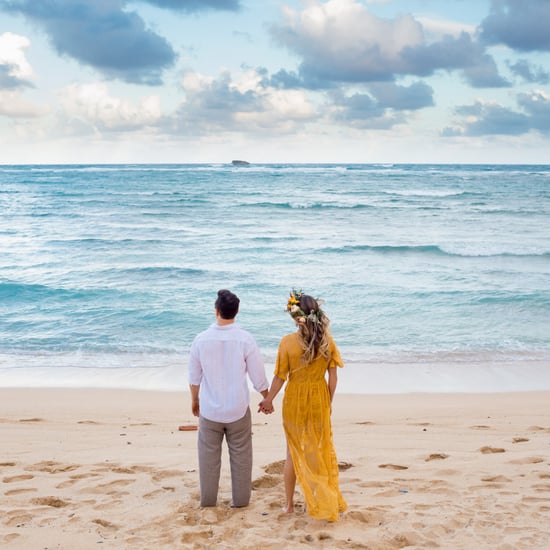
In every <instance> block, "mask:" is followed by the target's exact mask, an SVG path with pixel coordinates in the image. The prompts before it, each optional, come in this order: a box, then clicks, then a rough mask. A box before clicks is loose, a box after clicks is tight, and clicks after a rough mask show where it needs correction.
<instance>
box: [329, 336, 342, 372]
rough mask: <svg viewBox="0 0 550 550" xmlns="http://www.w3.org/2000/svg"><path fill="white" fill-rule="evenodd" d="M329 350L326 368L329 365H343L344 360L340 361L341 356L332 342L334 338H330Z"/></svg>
mask: <svg viewBox="0 0 550 550" xmlns="http://www.w3.org/2000/svg"><path fill="white" fill-rule="evenodd" d="M329 352H330V361H329V364H328V368H331V367H343V366H344V361H342V356H341V355H340V350H339V349H338V347H337V346H336V344H335V343H334V340H333V339H332V337H331V339H330V345H329Z"/></svg>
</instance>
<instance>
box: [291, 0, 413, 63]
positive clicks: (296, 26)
mask: <svg viewBox="0 0 550 550" xmlns="http://www.w3.org/2000/svg"><path fill="white" fill-rule="evenodd" d="M284 16H285V19H286V30H282V34H283V40H284V42H285V43H287V44H288V45H290V46H291V47H292V48H293V49H294V50H296V51H297V52H300V53H301V54H302V55H303V56H304V57H305V58H306V59H307V58H310V57H317V56H320V57H319V58H320V59H324V60H325V61H327V62H328V63H329V64H330V63H332V62H334V61H339V62H342V61H343V60H344V59H347V60H348V63H353V64H360V65H361V66H363V68H364V69H369V68H370V69H371V70H379V68H380V67H379V64H380V63H381V62H383V61H389V60H395V59H397V58H398V57H399V54H400V52H401V51H402V50H403V48H405V47H413V46H417V45H420V44H422V42H423V33H422V26H421V25H420V24H419V23H418V22H417V21H415V20H414V19H413V18H412V17H411V16H409V15H402V16H399V17H397V18H396V19H393V20H390V19H382V18H379V17H377V16H375V15H373V14H372V13H370V12H369V11H368V10H367V9H365V7H364V6H363V5H361V4H360V3H358V2H356V1H355V0H329V2H326V3H320V2H314V3H311V4H310V5H309V6H308V7H306V8H305V9H304V10H303V11H302V12H297V11H295V10H292V9H290V8H286V9H285V10H284Z"/></svg>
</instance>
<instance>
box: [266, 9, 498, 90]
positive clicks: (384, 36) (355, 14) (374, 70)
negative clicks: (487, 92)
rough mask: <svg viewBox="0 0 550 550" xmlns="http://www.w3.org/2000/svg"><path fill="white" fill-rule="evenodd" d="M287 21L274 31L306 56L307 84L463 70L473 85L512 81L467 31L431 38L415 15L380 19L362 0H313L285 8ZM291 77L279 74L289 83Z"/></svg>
mask: <svg viewBox="0 0 550 550" xmlns="http://www.w3.org/2000/svg"><path fill="white" fill-rule="evenodd" d="M283 19H284V22H283V23H282V24H279V25H275V26H273V27H272V28H271V33H272V35H273V37H274V39H275V40H276V41H277V42H278V43H279V44H282V45H284V46H285V47H287V48H288V49H289V50H291V51H292V52H294V53H295V54H297V55H298V56H299V57H300V58H301V64H300V67H299V71H298V77H299V80H300V82H301V83H302V86H304V87H308V88H311V89H320V88H322V87H323V86H324V87H326V88H330V87H332V86H333V85H334V83H335V82H339V83H368V82H377V81H393V80H395V78H396V77H398V76H402V75H416V76H430V75H432V74H434V72H436V71H438V70H448V71H452V70H462V71H464V76H465V78H466V79H467V80H468V82H469V83H470V84H471V85H472V86H474V87H500V86H508V85H509V83H508V82H507V81H506V80H504V79H503V78H502V77H501V76H500V75H499V74H498V71H497V67H496V64H495V62H494V60H493V58H492V57H491V56H490V55H489V54H487V53H486V51H485V49H484V47H483V46H482V45H481V44H479V43H478V42H476V41H474V39H472V37H471V35H470V34H469V33H467V32H465V31H464V30H461V31H460V32H458V29H457V28H454V29H453V31H452V33H449V34H445V35H443V36H440V37H438V38H437V39H435V40H432V41H428V40H427V38H426V33H425V32H424V31H425V30H424V28H423V26H422V24H421V23H420V21H418V20H416V19H414V18H413V17H412V16H411V15H401V16H398V17H396V18H394V19H385V18H380V17H377V16H376V15H374V14H372V13H371V12H369V10H368V9H367V8H366V7H365V6H363V5H362V4H361V3H359V2H358V1H357V0H329V1H328V2H325V3H321V2H319V1H316V0H313V1H310V2H308V4H307V7H306V8H304V10H303V11H301V12H299V11H296V10H292V9H290V8H286V9H285V10H284V11H283ZM430 34H432V35H433V34H434V33H433V26H432V28H431V32H430ZM291 75H292V73H281V74H280V77H286V80H287V81H290V80H291V79H290V78H288V77H289V76H291ZM281 80H282V81H284V80H285V78H282V79H281Z"/></svg>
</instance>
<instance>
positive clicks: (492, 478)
mask: <svg viewBox="0 0 550 550" xmlns="http://www.w3.org/2000/svg"><path fill="white" fill-rule="evenodd" d="M481 481H485V482H487V483H503V482H506V483H509V482H511V481H512V480H511V479H509V478H507V477H505V476H489V477H482V478H481Z"/></svg>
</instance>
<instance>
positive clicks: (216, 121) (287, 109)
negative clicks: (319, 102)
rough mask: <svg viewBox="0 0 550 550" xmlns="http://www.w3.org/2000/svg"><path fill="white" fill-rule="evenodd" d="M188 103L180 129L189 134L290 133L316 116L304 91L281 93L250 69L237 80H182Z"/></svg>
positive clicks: (181, 113) (193, 76) (194, 75)
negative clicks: (203, 129)
mask: <svg viewBox="0 0 550 550" xmlns="http://www.w3.org/2000/svg"><path fill="white" fill-rule="evenodd" d="M182 86H183V89H184V92H185V100H184V101H183V102H182V104H181V106H180V109H179V112H178V116H179V119H180V120H179V125H177V126H178V128H179V129H180V131H181V129H182V126H185V132H186V133H193V132H196V133H201V130H200V127H203V128H207V129H208V130H209V131H211V130H213V129H216V130H217V131H229V132H235V131H238V132H243V131H255V130H257V129H260V128H261V129H265V128H270V129H271V130H273V131H275V132H289V131H292V130H293V129H295V128H296V124H302V123H304V122H307V121H308V120H310V119H312V118H313V117H314V116H315V109H314V106H313V104H312V102H311V101H310V99H309V98H308V96H307V93H306V92H305V91H303V90H281V89H277V88H273V87H272V86H269V85H266V81H265V75H262V74H260V73H259V72H257V71H255V70H253V69H249V70H245V71H243V72H242V73H240V74H239V75H237V76H235V77H233V76H232V75H231V74H230V73H229V72H223V73H221V74H220V75H219V76H218V78H211V77H207V76H204V75H201V74H199V73H195V72H188V73H186V74H185V75H184V77H183V79H182Z"/></svg>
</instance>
